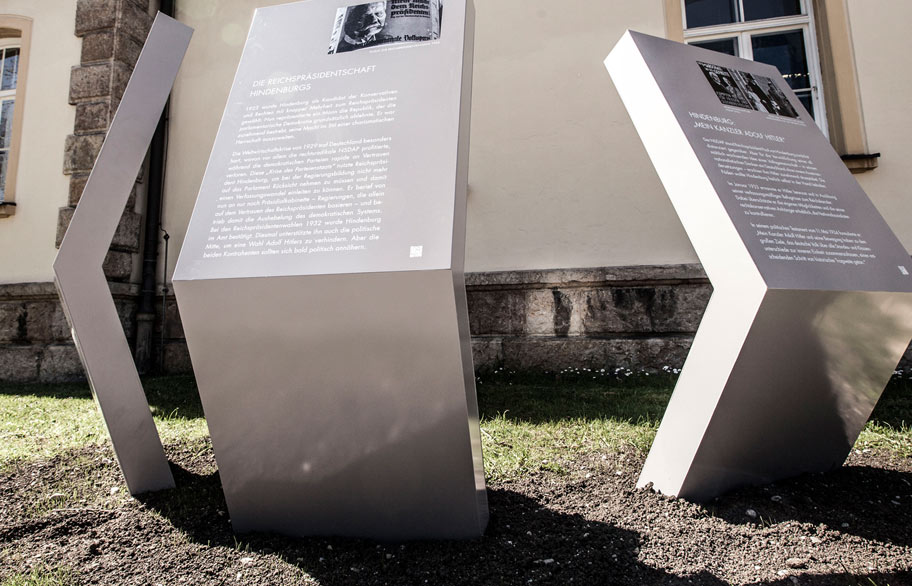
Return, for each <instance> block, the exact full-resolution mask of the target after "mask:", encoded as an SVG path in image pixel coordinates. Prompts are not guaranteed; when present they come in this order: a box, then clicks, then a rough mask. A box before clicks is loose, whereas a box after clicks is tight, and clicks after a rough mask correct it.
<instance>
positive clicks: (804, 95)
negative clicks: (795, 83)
mask: <svg viewBox="0 0 912 586" xmlns="http://www.w3.org/2000/svg"><path fill="white" fill-rule="evenodd" d="M795 95H797V96H798V99H799V100H800V101H801V105H802V106H804V109H805V110H807V111H808V114H810V115H811V118H813V119H814V120H816V119H817V115H816V114H815V113H814V101H813V100H812V99H811V92H810V90H807V91H803V92H796V94H795Z"/></svg>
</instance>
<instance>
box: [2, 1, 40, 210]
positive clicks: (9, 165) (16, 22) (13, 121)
mask: <svg viewBox="0 0 912 586" xmlns="http://www.w3.org/2000/svg"><path fill="white" fill-rule="evenodd" d="M31 28H32V27H31V20H29V19H27V18H22V17H17V16H3V15H0V218H3V217H6V216H11V215H13V212H14V211H15V209H16V207H15V206H16V203H15V200H16V167H17V166H18V162H19V150H20V149H19V142H20V136H21V134H22V110H23V104H24V100H23V98H24V95H25V72H26V66H27V61H28V47H29V41H30V38H31Z"/></svg>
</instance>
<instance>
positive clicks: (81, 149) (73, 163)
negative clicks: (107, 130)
mask: <svg viewBox="0 0 912 586" xmlns="http://www.w3.org/2000/svg"><path fill="white" fill-rule="evenodd" d="M104 139H105V135H104V133H96V134H86V135H73V134H71V135H70V136H68V137H67V138H66V144H65V146H64V153H63V173H64V174H65V175H71V174H73V173H78V172H80V171H82V172H85V173H88V172H90V171H91V170H92V167H94V166H95V159H96V158H97V157H98V152H99V151H100V150H101V145H102V144H103V143H104Z"/></svg>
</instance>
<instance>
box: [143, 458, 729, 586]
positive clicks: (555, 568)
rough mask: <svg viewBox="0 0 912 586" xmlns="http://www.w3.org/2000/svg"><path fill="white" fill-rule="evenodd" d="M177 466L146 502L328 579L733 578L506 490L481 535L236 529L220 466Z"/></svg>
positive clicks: (207, 538)
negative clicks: (687, 567) (397, 537)
mask: <svg viewBox="0 0 912 586" xmlns="http://www.w3.org/2000/svg"><path fill="white" fill-rule="evenodd" d="M172 469H173V472H174V475H175V480H176V482H177V485H178V488H176V489H173V490H169V491H162V492H158V493H154V494H148V495H142V496H141V497H139V498H140V500H141V501H142V502H143V503H144V504H145V505H146V506H148V507H150V508H152V509H154V510H156V511H157V512H159V513H160V514H162V515H163V516H164V517H166V518H167V519H169V520H170V522H171V523H172V524H173V525H174V526H175V527H176V528H177V529H179V530H181V531H182V532H184V533H185V534H187V535H188V536H189V537H190V538H191V539H193V540H194V541H195V542H197V543H199V544H207V545H220V546H226V547H237V548H239V549H242V550H243V551H249V552H254V553H259V554H265V555H276V556H280V557H281V558H282V559H284V560H286V561H287V562H288V563H290V564H294V565H296V566H298V567H299V568H301V569H302V570H303V571H305V572H307V573H308V574H309V575H311V576H313V577H314V578H316V579H317V580H318V581H320V583H322V584H358V585H366V584H423V583H427V584H437V585H439V584H517V585H519V584H523V585H525V584H529V583H530V582H531V583H554V584H567V583H576V584H619V585H645V584H678V583H692V584H700V585H707V586H709V585H712V586H722V585H724V584H725V583H724V582H722V581H720V580H718V579H716V578H715V577H713V576H712V575H710V574H708V573H700V574H697V575H691V576H687V577H686V580H685V581H684V582H681V579H682V577H677V576H673V575H670V574H667V573H666V572H663V571H661V570H658V569H655V568H651V567H647V566H645V565H643V564H642V563H640V562H639V561H638V560H637V553H638V552H639V547H640V545H641V540H642V538H641V536H640V535H639V534H638V533H637V532H634V531H629V530H625V529H620V528H617V527H613V526H611V525H608V524H605V523H599V522H592V521H588V520H586V519H585V518H583V517H581V516H579V515H568V514H562V513H559V512H555V511H553V510H550V509H548V508H546V507H544V506H542V504H541V503H539V502H537V501H535V500H533V499H530V498H529V497H527V496H525V495H522V494H519V493H517V492H514V491H511V490H505V489H493V490H489V491H488V500H489V504H490V511H491V519H490V523H489V525H488V529H487V531H486V533H485V535H484V537H482V538H480V539H475V540H468V541H410V542H405V543H383V542H376V541H367V540H357V539H343V538H291V537H284V536H279V535H270V534H260V533H254V534H246V535H238V536H235V535H234V534H233V533H232V532H231V528H230V522H229V521H228V517H227V515H226V514H225V511H226V507H225V501H224V499H223V497H222V495H221V490H220V486H219V480H218V473H213V474H209V475H198V474H194V473H192V472H190V471H188V470H185V469H183V468H181V467H179V466H176V465H173V464H172ZM687 580H690V582H687Z"/></svg>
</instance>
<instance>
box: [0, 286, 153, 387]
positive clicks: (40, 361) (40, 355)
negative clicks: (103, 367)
mask: <svg viewBox="0 0 912 586" xmlns="http://www.w3.org/2000/svg"><path fill="white" fill-rule="evenodd" d="M137 293H138V287H137V286H136V285H131V284H128V283H111V294H112V295H113V297H114V304H115V306H116V307H117V312H118V314H120V320H121V323H123V326H124V331H125V332H126V333H127V336H128V339H129V337H131V336H132V333H133V324H134V321H135V319H134V313H135V305H136V304H135V302H134V300H135V299H136V295H137ZM84 379H85V375H84V373H83V370H82V364H81V363H80V362H79V355H78V354H77V353H76V348H75V346H74V345H73V338H72V337H71V336H70V327H69V325H67V321H66V317H65V316H64V314H63V309H62V307H61V306H60V301H59V298H58V297H57V289H56V288H55V287H54V284H53V283H21V284H14V285H0V381H3V382H61V381H72V380H84Z"/></svg>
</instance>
